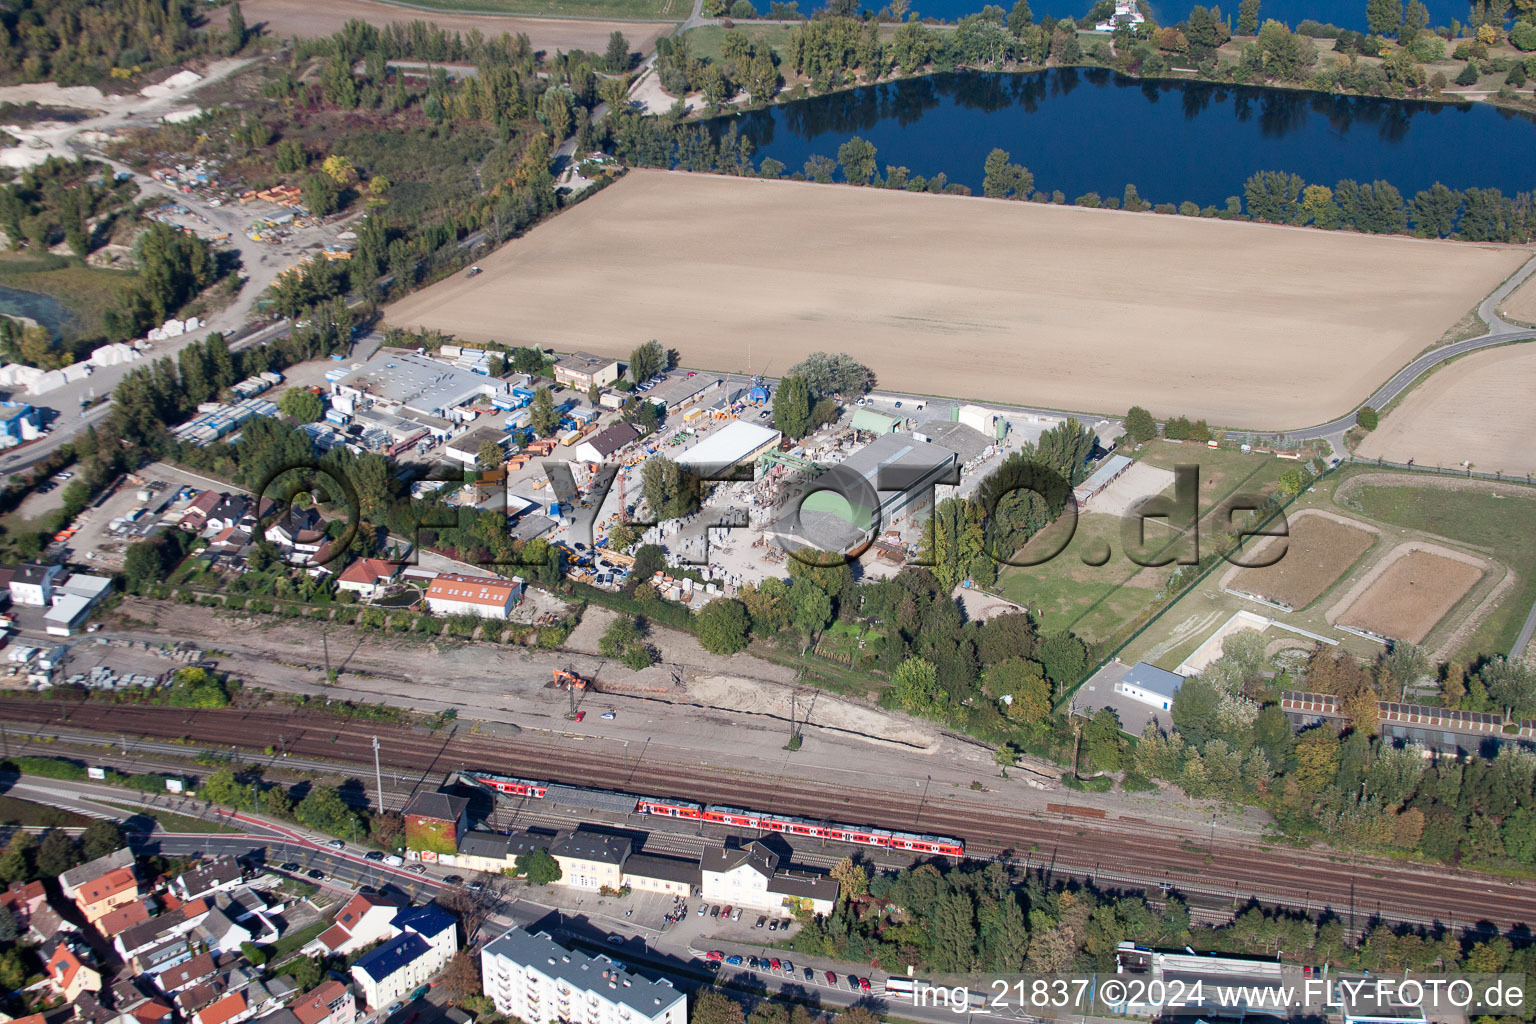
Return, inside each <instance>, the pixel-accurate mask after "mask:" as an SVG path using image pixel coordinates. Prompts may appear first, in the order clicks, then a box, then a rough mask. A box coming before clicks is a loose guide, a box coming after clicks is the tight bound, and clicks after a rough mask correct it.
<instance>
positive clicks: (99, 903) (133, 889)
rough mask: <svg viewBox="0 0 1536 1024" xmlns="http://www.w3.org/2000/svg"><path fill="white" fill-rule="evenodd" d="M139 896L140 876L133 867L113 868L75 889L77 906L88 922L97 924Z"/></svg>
mask: <svg viewBox="0 0 1536 1024" xmlns="http://www.w3.org/2000/svg"><path fill="white" fill-rule="evenodd" d="M138 898H139V876H138V875H136V874H134V873H133V868H131V867H127V868H113V869H112V870H111V871H108V872H107V873H106V874H104V875H102V876H101V877H100V878H96V879H93V880H92V881H89V882H85V883H84V884H82V885H80V886H79V887H77V888H76V889H75V906H76V907H79V908H80V914H81V916H82V917H84V918H85V920H86V923H87V924H95V923H96V922H97V921H99V920H101V919H102V918H103V917H106V916H107V915H108V914H110V913H111V912H112V911H113V910H115V909H116V908H118V907H120V906H122V905H123V904H125V903H132V902H134V901H135V900H137V899H138Z"/></svg>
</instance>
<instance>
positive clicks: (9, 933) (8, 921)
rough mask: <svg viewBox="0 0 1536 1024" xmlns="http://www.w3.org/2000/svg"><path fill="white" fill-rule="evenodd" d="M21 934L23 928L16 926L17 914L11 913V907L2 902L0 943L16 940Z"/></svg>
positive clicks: (0, 907)
mask: <svg viewBox="0 0 1536 1024" xmlns="http://www.w3.org/2000/svg"><path fill="white" fill-rule="evenodd" d="M20 934H21V929H20V928H18V927H17V926H16V915H15V914H12V913H11V908H10V907H8V906H5V905H4V904H0V943H10V942H15V941H16V937H17V936H18V935H20Z"/></svg>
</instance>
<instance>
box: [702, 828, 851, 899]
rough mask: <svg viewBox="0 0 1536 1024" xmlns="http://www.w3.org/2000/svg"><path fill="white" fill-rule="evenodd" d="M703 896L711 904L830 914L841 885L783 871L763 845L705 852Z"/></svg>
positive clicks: (815, 877)
mask: <svg viewBox="0 0 1536 1024" xmlns="http://www.w3.org/2000/svg"><path fill="white" fill-rule="evenodd" d="M699 895H701V896H702V897H703V898H704V899H705V900H706V901H707V902H710V903H729V904H731V905H733V906H744V907H754V908H756V909H759V910H786V909H787V910H794V909H797V908H799V907H805V908H807V909H809V910H810V911H811V912H812V913H816V914H830V913H831V912H832V908H833V907H835V906H836V905H837V882H836V881H835V880H834V879H832V878H828V877H827V876H825V875H813V874H809V873H807V872H803V871H781V870H779V857H778V854H776V853H774V852H773V851H772V850H770V849H768V847H766V846H764V845H763V844H762V843H748V844H747V845H746V846H743V847H741V848H739V849H732V848H730V847H722V848H721V849H718V850H705V851H704V854H703V856H701V857H700V858H699Z"/></svg>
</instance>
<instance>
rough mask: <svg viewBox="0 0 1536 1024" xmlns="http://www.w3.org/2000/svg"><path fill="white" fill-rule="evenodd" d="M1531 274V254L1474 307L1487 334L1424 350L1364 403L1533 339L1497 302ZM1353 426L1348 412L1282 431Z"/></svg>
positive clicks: (1329, 434)
mask: <svg viewBox="0 0 1536 1024" xmlns="http://www.w3.org/2000/svg"><path fill="white" fill-rule="evenodd" d="M1533 273H1536V257H1533V258H1532V259H1531V260H1529V261H1528V262H1527V263H1526V264H1525V266H1523V267H1521V268H1520V269H1519V270H1517V271H1515V273H1514V274H1513V275H1512V276H1511V277H1510V278H1509V280H1507V281H1505V282H1504V283H1503V284H1501V285H1499V287H1497V288H1495V289H1494V291H1493V293H1492V294H1491V295H1489V296H1488V297H1487V298H1486V299H1484V300H1483V301H1482V304H1481V305H1479V306H1478V307H1477V314H1478V316H1480V317H1482V319H1483V322H1484V323H1485V324H1487V325H1488V333H1486V334H1481V335H1478V336H1477V337H1476V338H1468V339H1467V340H1465V341H1458V342H1456V343H1455V344H1453V345H1445V346H1443V347H1441V348H1437V349H1432V350H1431V351H1429V352H1426V353H1424V354H1423V355H1421V356H1419V358H1417V359H1415V360H1414V361H1413V362H1411V363H1409V364H1408V365H1407V366H1405V367H1403V368H1402V369H1401V370H1399V371H1397V373H1395V374H1393V375H1392V378H1391V379H1390V380H1388V381H1387V382H1386V383H1385V384H1383V385H1382V386H1381V387H1380V388H1379V389H1378V390H1377V391H1376V393H1375V394H1373V395H1372V396H1371V397H1370V398H1369V399H1367V400H1366V401H1365V402H1364V403H1363V404H1365V405H1369V406H1370V407H1371V408H1373V409H1381V408H1382V407H1384V406H1386V405H1387V404H1388V403H1389V402H1391V401H1392V400H1393V399H1394V398H1396V397H1397V396H1398V395H1400V394H1402V393H1403V392H1404V391H1406V390H1408V388H1409V386H1410V385H1412V384H1413V382H1414V381H1416V380H1418V379H1419V377H1420V376H1422V375H1423V374H1424V373H1425V372H1427V371H1428V370H1430V369H1431V368H1432V367H1435V366H1438V365H1439V364H1441V363H1443V362H1446V361H1447V360H1450V359H1455V358H1457V357H1458V356H1463V355H1466V354H1467V353H1468V352H1475V351H1477V350H1478V349H1482V348H1491V347H1493V346H1494V345H1506V344H1508V343H1510V342H1512V341H1532V340H1536V331H1532V330H1528V329H1526V328H1524V327H1518V326H1516V325H1514V324H1511V323H1509V322H1508V321H1507V320H1505V319H1504V318H1503V317H1501V316H1499V314H1498V305H1499V303H1501V302H1503V301H1504V299H1505V298H1506V297H1507V296H1508V295H1509V293H1510V292H1512V291H1514V290H1515V289H1516V288H1518V287H1519V286H1520V285H1521V284H1522V283H1524V281H1525V279H1526V278H1528V277H1530V276H1531V274H1533ZM1354 425H1355V414H1354V413H1353V412H1351V413H1349V414H1348V415H1346V416H1340V417H1339V418H1338V419H1336V420H1332V421H1330V422H1328V423H1322V424H1319V425H1318V426H1315V427H1307V428H1305V429H1303V430H1287V431H1285V432H1284V436H1285V437H1287V438H1290V439H1293V440H1310V439H1313V438H1329V439H1332V438H1335V437H1340V436H1342V435H1343V434H1344V432H1345V431H1347V430H1348V429H1349V428H1350V427H1353V426H1354ZM1334 447H1335V448H1336V449H1339V450H1341V451H1342V448H1341V447H1340V446H1339V445H1337V444H1335V445H1334Z"/></svg>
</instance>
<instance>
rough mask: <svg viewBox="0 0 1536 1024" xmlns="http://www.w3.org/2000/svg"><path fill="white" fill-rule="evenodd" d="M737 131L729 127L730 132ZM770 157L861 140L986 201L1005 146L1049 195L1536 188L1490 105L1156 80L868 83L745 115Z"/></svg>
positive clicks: (1157, 198) (1519, 118) (1525, 150)
mask: <svg viewBox="0 0 1536 1024" xmlns="http://www.w3.org/2000/svg"><path fill="white" fill-rule="evenodd" d="M730 121H731V119H723V118H722V119H720V120H719V121H716V122H715V127H716V128H717V129H719V130H723V129H724V127H725V125H727V124H729V123H730ZM734 121H735V123H736V124H737V125H738V127H739V129H740V130H741V131H742V133H743V134H745V135H746V136H748V137H749V138H751V139H752V141H753V142H754V143H755V144H756V146H757V150H756V152H755V153H754V154H753V159H754V160H755V161H756V160H761V159H762V158H763V157H765V156H771V157H774V158H775V159H778V160H782V161H783V162H784V163H785V164H786V165H787V167H788V172H789V173H792V172H794V171H798V170H801V169H802V168H803V167H804V165H805V161H806V158H807V157H809V156H811V155H812V154H820V155H822V156H827V157H834V158H835V157H836V155H837V148H838V146H840V145H841V144H842V143H843V142H845V141H847V140H848V139H849V138H850V137H851V136H854V135H858V136H861V137H863V138H865V139H867V140H869V141H870V142H872V143H874V144H875V146H876V147H877V148H878V150H879V155H878V160H879V164H880V168H881V173H882V175H883V174H884V172H885V167H886V165H888V164H890V165H896V166H905V167H908V168H910V169H911V171H912V173H913V174H921V175H924V176H925V177H931V176H932V175H934V174H937V173H939V172H940V171H943V172H944V173H945V174H947V175H949V180H950V181H952V182H960V183H963V184H966V185H969V186H971V188H973V189H975V190H976V191H978V192H979V191H980V189H981V179H982V163H983V161H984V160H985V159H986V156H987V153H988V152H989V151H990V150H991V149H992V148H993V147H994V146H1000V147H1002V148H1003V149H1005V150H1008V151H1009V152H1010V153H1011V154H1012V155H1013V159H1014V161H1015V162H1017V163H1022V164H1024V165H1025V166H1026V167H1028V168H1029V169H1030V170H1031V171H1032V172H1034V175H1035V188H1037V189H1040V190H1043V191H1045V192H1050V191H1051V190H1053V189H1060V190H1062V191H1063V192H1065V193H1066V194H1067V198H1068V199H1072V198H1075V197H1077V196H1079V195H1082V194H1083V193H1085V192H1099V193H1101V194H1103V195H1105V196H1110V195H1113V196H1119V195H1120V194H1121V192H1122V191H1123V190H1124V188H1125V186H1126V184H1127V183H1131V184H1134V185H1135V186H1136V187H1137V189H1138V191H1139V192H1140V194H1141V197H1142V198H1143V199H1146V200H1148V201H1150V202H1154V203H1158V202H1174V203H1179V202H1183V201H1184V200H1186V199H1189V200H1193V201H1194V202H1196V203H1199V204H1200V205H1202V206H1204V205H1207V204H1213V203H1214V204H1216V205H1220V204H1221V203H1222V202H1223V201H1224V200H1225V199H1226V197H1227V196H1231V195H1239V194H1241V192H1242V188H1243V182H1244V181H1246V180H1247V179H1248V177H1249V176H1250V175H1251V174H1253V173H1254V172H1256V171H1262V170H1275V171H1294V172H1295V173H1297V174H1299V175H1301V176H1302V177H1303V178H1304V179H1306V180H1307V182H1309V183H1314V182H1315V183H1320V184H1326V185H1330V186H1331V185H1332V184H1333V183H1334V182H1336V181H1338V180H1339V179H1340V178H1354V179H1356V180H1359V181H1373V180H1376V179H1385V180H1387V181H1390V182H1391V183H1392V184H1394V185H1396V186H1397V187H1398V188H1399V189H1401V190H1402V191H1403V193H1404V194H1405V195H1406V196H1409V197H1411V196H1412V195H1413V193H1414V192H1416V191H1418V190H1419V189H1422V188H1427V187H1428V186H1430V185H1433V184H1434V183H1435V182H1437V181H1439V182H1443V183H1444V184H1446V185H1449V186H1451V187H1453V188H1466V187H1469V186H1478V187H1490V186H1491V187H1497V188H1500V189H1502V190H1503V191H1504V193H1505V194H1506V195H1512V194H1514V193H1516V192H1522V191H1530V190H1532V189H1533V188H1536V161H1533V160H1532V157H1533V156H1536V122H1533V121H1532V120H1531V119H1530V118H1529V117H1526V116H1524V115H1518V114H1508V113H1505V112H1503V111H1500V110H1497V109H1495V108H1493V107H1490V106H1486V105H1484V104H1467V105H1464V106H1455V107H1453V106H1445V105H1440V104H1426V103H1401V102H1395V101H1390V100H1377V99H1366V98H1359V97H1336V96H1327V95H1323V94H1318V93H1305V92H1293V91H1286V90H1277V89H1257V88H1245V87H1234V86H1218V85H1207V84H1204V83H1183V82H1162V83H1159V82H1145V81H1137V80H1134V79H1129V78H1124V77H1121V76H1119V75H1116V74H1114V73H1113V72H1110V71H1107V70H1104V69H1091V70H1081V69H1075V68H1065V69H1059V70H1051V71H1042V72H1036V73H1033V74H1027V75H1009V74H981V73H957V74H950V75H934V76H930V77H927V78H917V79H906V80H903V81H900V82H892V83H888V84H885V85H875V86H867V87H864V88H860V89H854V90H850V91H847V92H841V93H835V94H833V95H829V96H818V97H815V98H813V99H808V100H802V101H800V102H796V103H788V104H784V105H782V106H777V107H769V108H766V109H764V110H759V111H753V112H751V113H748V114H743V115H740V116H738V117H736V118H734Z"/></svg>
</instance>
